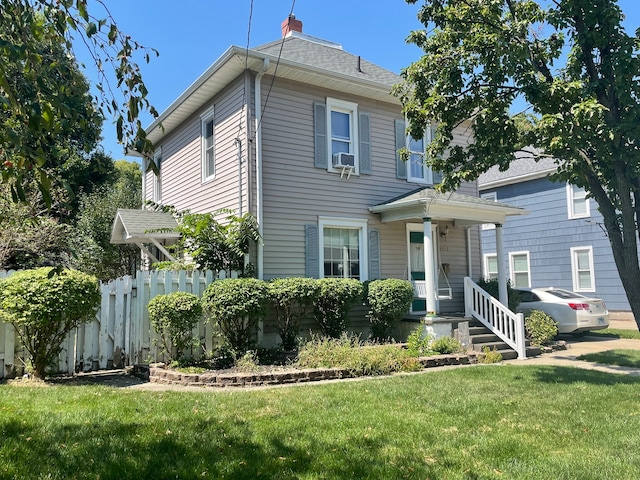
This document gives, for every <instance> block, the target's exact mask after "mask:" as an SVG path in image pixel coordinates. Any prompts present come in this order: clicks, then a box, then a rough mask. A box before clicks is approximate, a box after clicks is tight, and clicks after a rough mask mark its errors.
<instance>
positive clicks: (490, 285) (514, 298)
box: [476, 278, 520, 312]
mask: <svg viewBox="0 0 640 480" xmlns="http://www.w3.org/2000/svg"><path fill="white" fill-rule="evenodd" d="M476 283H477V284H478V286H479V287H480V288H482V289H483V290H485V291H486V292H487V293H488V294H489V295H491V296H492V297H493V298H495V299H499V298H500V292H499V284H498V280H497V279H495V278H494V279H492V280H485V279H484V278H481V279H480V280H478V281H477V282H476ZM507 295H508V296H509V310H511V311H512V312H515V311H516V308H518V305H520V294H519V293H518V291H517V290H514V289H513V288H512V287H511V280H507Z"/></svg>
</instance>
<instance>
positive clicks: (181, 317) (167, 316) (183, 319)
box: [148, 292, 202, 362]
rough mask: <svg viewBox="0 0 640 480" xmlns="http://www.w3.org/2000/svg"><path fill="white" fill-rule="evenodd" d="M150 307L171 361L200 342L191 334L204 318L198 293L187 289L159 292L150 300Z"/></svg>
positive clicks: (165, 351)
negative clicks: (188, 291) (189, 291)
mask: <svg viewBox="0 0 640 480" xmlns="http://www.w3.org/2000/svg"><path fill="white" fill-rule="evenodd" d="M148 310H149V321H150V322H151V326H152V327H153V329H154V330H155V331H156V332H157V333H158V335H160V339H161V341H162V345H160V348H161V350H162V353H163V354H164V355H165V356H166V357H167V360H168V361H169V362H171V361H173V360H176V359H177V358H180V357H181V356H182V354H183V353H184V350H185V349H186V348H188V347H192V346H197V345H198V343H199V341H198V338H197V337H195V336H194V335H193V333H192V330H193V329H194V328H195V327H196V326H197V325H198V322H199V321H200V319H201V318H202V305H201V303H200V299H199V298H198V296H197V295H194V294H192V293H187V292H172V293H167V294H166V295H158V296H157V297H154V298H152V299H151V301H150V302H149V305H148ZM174 350H175V354H174Z"/></svg>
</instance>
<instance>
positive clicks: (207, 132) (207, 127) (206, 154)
mask: <svg viewBox="0 0 640 480" xmlns="http://www.w3.org/2000/svg"><path fill="white" fill-rule="evenodd" d="M200 122H201V129H202V134H201V135H202V143H201V152H202V153H201V156H202V181H203V182H205V181H207V180H212V179H213V178H214V177H215V174H216V159H215V123H214V117H213V107H212V108H210V109H209V110H207V111H206V112H205V113H203V114H202V116H201V117H200Z"/></svg>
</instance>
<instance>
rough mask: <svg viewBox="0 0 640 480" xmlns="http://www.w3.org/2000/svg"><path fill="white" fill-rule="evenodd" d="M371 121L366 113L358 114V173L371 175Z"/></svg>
mask: <svg viewBox="0 0 640 480" xmlns="http://www.w3.org/2000/svg"><path fill="white" fill-rule="evenodd" d="M370 124H371V121H370V117H369V114H368V113H361V114H360V121H359V122H358V129H359V130H358V134H359V135H358V136H359V141H360V151H359V152H358V153H359V155H360V173H365V174H369V175H370V174H371V134H370V128H371V125H370Z"/></svg>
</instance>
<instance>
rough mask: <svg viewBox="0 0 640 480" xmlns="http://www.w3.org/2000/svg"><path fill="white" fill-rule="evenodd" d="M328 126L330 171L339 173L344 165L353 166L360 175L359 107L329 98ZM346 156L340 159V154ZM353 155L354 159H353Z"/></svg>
mask: <svg viewBox="0 0 640 480" xmlns="http://www.w3.org/2000/svg"><path fill="white" fill-rule="evenodd" d="M327 116H328V118H327V125H328V129H327V131H328V132H329V154H330V157H329V170H330V171H339V170H340V168H339V167H337V164H338V162H339V161H340V162H341V163H342V164H343V165H350V164H352V166H353V173H358V171H359V165H358V128H357V127H358V124H357V118H358V105H357V104H355V103H351V102H345V101H343V100H337V99H335V98H327ZM341 153H343V154H346V156H342V157H341V158H339V154H341ZM350 155H352V156H353V157H351V156H350Z"/></svg>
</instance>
